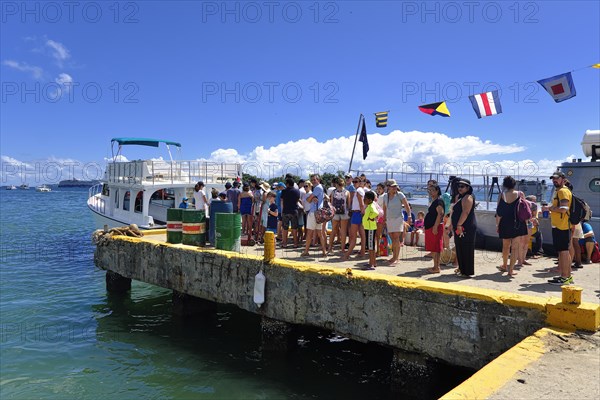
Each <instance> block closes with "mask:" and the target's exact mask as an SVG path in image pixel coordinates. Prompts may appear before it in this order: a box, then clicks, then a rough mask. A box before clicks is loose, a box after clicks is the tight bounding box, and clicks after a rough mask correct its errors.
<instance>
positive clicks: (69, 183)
mask: <svg viewBox="0 0 600 400" xmlns="http://www.w3.org/2000/svg"><path fill="white" fill-rule="evenodd" d="M98 183H100V181H98V180H93V181H84V180H79V179H75V178H74V179H67V180H64V181H60V182H58V187H92V186H94V185H97V184H98Z"/></svg>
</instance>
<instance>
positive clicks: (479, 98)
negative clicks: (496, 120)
mask: <svg viewBox="0 0 600 400" xmlns="http://www.w3.org/2000/svg"><path fill="white" fill-rule="evenodd" d="M469 100H471V105H472V106H473V110H475V114H477V118H481V117H489V116H490V115H496V114H500V113H502V105H501V104H500V96H498V91H497V90H492V91H491V92H485V93H479V94H475V95H473V96H469Z"/></svg>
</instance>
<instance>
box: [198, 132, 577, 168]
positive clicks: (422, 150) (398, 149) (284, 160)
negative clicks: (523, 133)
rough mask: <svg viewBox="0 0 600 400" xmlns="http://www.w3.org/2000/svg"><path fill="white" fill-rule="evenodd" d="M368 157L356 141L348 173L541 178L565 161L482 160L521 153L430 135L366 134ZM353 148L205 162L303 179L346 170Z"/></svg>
mask: <svg viewBox="0 0 600 400" xmlns="http://www.w3.org/2000/svg"><path fill="white" fill-rule="evenodd" d="M368 140H369V148H370V149H369V153H368V157H367V159H366V160H363V159H362V143H361V142H356V150H355V154H354V160H353V164H352V169H353V170H360V171H378V172H381V173H385V172H386V171H388V172H389V171H395V172H396V173H398V172H423V173H428V172H438V173H442V174H443V175H447V174H454V173H456V174H463V175H467V174H482V173H486V172H487V173H490V174H494V175H500V176H502V175H509V174H512V175H521V176H544V175H549V173H551V172H552V171H554V170H555V168H556V166H557V165H559V164H560V163H561V162H562V161H565V160H566V159H567V158H565V160H539V161H533V160H528V159H525V160H518V161H515V160H502V161H489V160H486V157H489V156H493V155H498V154H505V155H509V154H518V153H520V152H523V151H524V150H525V148H524V147H523V146H519V145H516V144H500V143H493V142H492V141H489V140H482V139H481V138H479V137H476V136H462V137H450V136H448V135H445V134H442V133H435V132H420V131H411V132H402V131H399V130H396V131H393V132H391V133H389V134H379V133H373V134H369V136H368ZM353 146H354V137H353V136H352V137H338V138H333V139H329V140H326V141H324V142H319V141H317V140H316V139H314V138H308V139H301V140H297V141H290V142H287V143H281V144H278V145H276V146H272V147H268V148H265V147H263V146H259V147H256V148H255V149H254V150H252V151H251V152H249V153H247V154H240V153H238V152H237V151H236V150H234V149H218V150H216V151H214V152H212V153H211V157H210V160H211V161H217V162H240V163H245V167H244V168H245V171H246V172H248V173H251V174H253V175H260V176H261V177H265V178H270V177H272V176H279V175H282V174H283V173H286V172H291V173H293V174H296V175H301V176H303V177H306V176H307V175H308V174H309V173H312V172H315V171H319V172H336V171H338V170H342V171H346V170H347V169H348V163H349V161H350V155H351V154H352V147H353Z"/></svg>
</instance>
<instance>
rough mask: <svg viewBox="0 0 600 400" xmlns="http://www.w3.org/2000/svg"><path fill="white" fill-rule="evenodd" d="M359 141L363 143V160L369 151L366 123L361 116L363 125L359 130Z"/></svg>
mask: <svg viewBox="0 0 600 400" xmlns="http://www.w3.org/2000/svg"><path fill="white" fill-rule="evenodd" d="M358 140H359V141H361V142H362V144H363V160H364V159H366V158H367V153H368V152H369V141H368V140H367V124H365V119H364V118H363V126H362V130H361V131H360V137H359V138H358Z"/></svg>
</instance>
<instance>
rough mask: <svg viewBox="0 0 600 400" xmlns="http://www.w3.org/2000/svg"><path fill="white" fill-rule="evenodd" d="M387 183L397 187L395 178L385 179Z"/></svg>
mask: <svg viewBox="0 0 600 400" xmlns="http://www.w3.org/2000/svg"><path fill="white" fill-rule="evenodd" d="M387 185H388V186H395V187H398V184H397V183H396V180H395V179H388V181H387Z"/></svg>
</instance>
